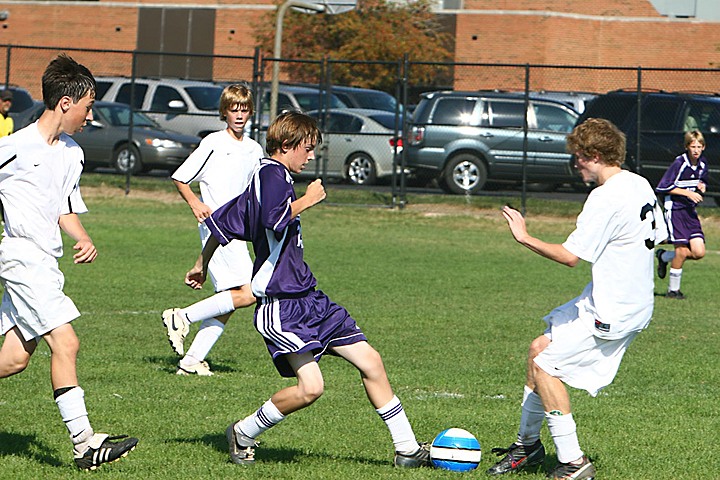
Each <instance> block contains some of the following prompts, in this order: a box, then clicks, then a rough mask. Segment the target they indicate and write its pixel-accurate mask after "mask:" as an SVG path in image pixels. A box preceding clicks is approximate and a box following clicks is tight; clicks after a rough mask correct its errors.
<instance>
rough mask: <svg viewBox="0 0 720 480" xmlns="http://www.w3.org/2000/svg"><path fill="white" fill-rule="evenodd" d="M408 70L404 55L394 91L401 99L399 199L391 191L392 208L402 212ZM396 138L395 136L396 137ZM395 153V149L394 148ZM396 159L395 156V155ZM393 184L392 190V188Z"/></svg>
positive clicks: (406, 56) (407, 60) (403, 202)
mask: <svg viewBox="0 0 720 480" xmlns="http://www.w3.org/2000/svg"><path fill="white" fill-rule="evenodd" d="M409 70H410V55H409V54H407V53H406V54H404V55H403V60H402V65H401V68H400V78H399V82H398V89H397V90H396V99H397V100H400V97H402V103H400V105H402V135H401V140H402V143H403V149H402V152H401V153H400V192H399V198H398V199H396V198H395V192H394V191H393V207H394V206H395V205H396V204H397V206H398V207H399V208H400V210H402V209H403V208H405V204H406V203H407V177H406V176H405V165H407V150H406V147H407V144H408V126H409V123H410V122H409V118H408V114H407V105H408V81H409V80H408V77H409V73H408V72H409ZM400 105H397V106H396V107H395V108H396V110H399V109H400ZM396 137H397V135H396ZM395 145H397V140H396V141H395ZM396 151H397V147H396ZM396 157H397V155H396ZM394 167H395V165H394V164H393V175H394V174H395V170H394ZM394 185H395V182H393V188H394Z"/></svg>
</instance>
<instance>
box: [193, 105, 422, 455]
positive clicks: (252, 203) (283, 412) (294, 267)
mask: <svg viewBox="0 0 720 480" xmlns="http://www.w3.org/2000/svg"><path fill="white" fill-rule="evenodd" d="M320 141H321V136H320V130H319V129H318V127H317V122H316V121H315V119H313V118H312V117H309V116H307V115H304V114H302V113H297V112H286V113H284V114H282V115H280V116H279V117H277V118H276V119H275V121H274V122H273V123H272V125H270V128H269V129H268V133H267V141H266V150H267V152H268V153H269V154H270V156H271V158H269V159H263V160H262V162H261V165H260V168H259V169H258V170H257V171H256V172H255V174H254V175H253V178H252V180H251V181H250V185H249V187H248V189H247V190H246V191H245V192H244V193H243V194H242V195H240V196H239V197H237V198H236V199H235V200H232V201H231V202H229V203H228V204H226V205H224V206H223V207H221V208H219V209H218V210H216V211H215V212H214V213H213V214H212V215H211V217H210V218H209V219H208V220H206V221H205V223H206V225H207V226H208V228H209V229H210V231H211V232H212V234H213V236H212V237H211V238H210V239H208V241H207V243H206V245H205V248H204V249H203V271H204V272H206V271H207V265H208V262H209V259H210V257H211V256H212V253H213V251H214V249H215V248H217V245H218V244H219V243H221V244H224V243H227V242H230V241H231V240H232V239H234V238H238V239H243V240H248V241H251V242H252V244H253V249H254V250H255V257H256V258H255V263H254V265H253V279H252V282H251V284H252V290H253V293H254V294H255V295H256V296H257V297H258V301H257V306H256V307H255V328H256V329H257V330H258V332H259V333H260V334H261V335H262V336H263V338H264V339H265V344H266V346H267V348H268V352H269V353H270V355H271V357H272V359H273V362H274V364H275V367H276V368H277V370H278V372H279V373H280V374H281V375H282V376H285V377H296V378H297V384H296V385H293V386H289V387H286V388H283V389H282V390H280V391H278V392H276V393H275V394H274V395H273V396H272V397H271V398H270V399H269V400H267V401H266V402H265V403H264V404H263V405H262V406H261V407H260V408H259V409H258V410H256V411H255V412H254V413H253V414H251V415H249V416H247V417H245V418H244V419H243V420H239V421H237V422H234V423H233V424H231V425H230V426H229V427H228V428H227V430H226V431H225V435H226V437H227V440H228V444H229V449H230V458H231V459H232V461H233V462H234V463H237V464H244V465H248V464H252V463H253V462H254V461H255V439H256V438H257V436H258V435H260V434H261V433H263V432H265V431H266V430H268V429H269V428H271V427H273V426H275V425H277V424H278V423H279V422H281V421H282V420H283V419H284V418H285V417H286V416H287V415H289V414H290V413H292V412H295V411H297V410H300V409H303V408H305V407H307V406H309V405H311V404H312V403H313V402H315V400H317V399H318V398H319V397H320V396H321V395H322V394H323V391H324V380H323V375H322V372H321V371H320V367H319V364H318V362H319V361H320V358H321V357H322V355H323V354H324V353H325V352H328V353H331V354H333V355H336V356H339V357H341V358H344V359H345V360H347V361H348V362H349V363H350V364H352V365H353V366H355V367H356V368H357V369H358V371H359V372H360V375H361V378H362V382H363V386H364V387H365V392H366V393H367V397H368V399H369V400H370V403H371V404H372V405H373V407H374V408H375V411H376V412H377V413H378V415H379V416H380V418H381V419H382V420H383V421H384V422H385V424H386V426H387V427H388V429H389V430H390V435H391V437H392V440H393V444H394V446H395V458H394V462H393V463H394V465H395V466H398V467H410V468H415V467H423V466H428V465H429V464H430V452H429V449H428V447H427V445H426V444H423V445H420V444H418V442H417V440H416V438H415V433H414V432H413V429H412V427H411V426H410V422H409V421H408V418H407V415H406V414H405V410H404V409H403V406H402V404H401V403H400V400H399V399H398V398H397V397H396V396H395V394H394V393H393V390H392V387H391V386H390V382H389V381H388V378H387V373H386V372H385V367H384V365H383V361H382V358H381V357H380V354H379V353H378V352H377V351H376V350H375V349H374V348H373V347H372V346H370V344H369V343H368V342H367V339H366V338H365V335H364V334H363V332H362V331H361V330H360V327H358V325H357V324H356V323H355V320H354V319H353V318H352V317H351V316H350V314H349V313H348V311H347V310H346V309H345V308H344V307H342V306H340V305H338V304H336V303H334V302H332V301H331V300H330V299H329V298H328V297H327V295H325V294H324V293H323V292H322V291H320V290H315V286H316V283H317V282H316V280H315V277H314V276H313V274H312V273H311V272H310V268H309V267H308V265H307V264H306V263H305V261H304V260H303V240H302V229H301V227H300V214H301V213H302V212H303V211H305V210H307V209H308V208H310V207H312V206H314V205H316V204H318V203H319V202H321V201H322V200H323V199H324V198H325V188H324V187H323V185H322V183H321V182H320V180H315V181H314V182H311V183H310V184H309V185H308V187H307V190H306V192H305V195H303V196H302V197H300V198H297V197H296V195H295V190H294V188H293V181H292V177H291V176H290V174H291V173H299V172H301V171H302V170H303V169H304V168H305V166H306V165H307V164H308V162H309V161H310V160H312V159H314V158H315V154H314V149H315V145H316V143H319V142H320Z"/></svg>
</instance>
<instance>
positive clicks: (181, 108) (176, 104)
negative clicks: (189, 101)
mask: <svg viewBox="0 0 720 480" xmlns="http://www.w3.org/2000/svg"><path fill="white" fill-rule="evenodd" d="M168 109H169V110H171V111H173V112H187V110H188V107H187V105H185V102H183V101H182V100H170V101H169V102H168Z"/></svg>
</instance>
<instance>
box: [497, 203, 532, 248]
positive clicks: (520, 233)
mask: <svg viewBox="0 0 720 480" xmlns="http://www.w3.org/2000/svg"><path fill="white" fill-rule="evenodd" d="M501 211H502V215H503V217H505V220H507V222H508V226H509V227H510V232H511V233H512V235H513V237H515V240H517V241H518V242H520V243H523V242H522V240H523V239H524V238H525V237H527V235H528V233H527V227H526V226H525V218H523V216H522V213H520V212H519V211H518V210H516V209H514V208H513V207H511V206H509V205H505V206H504V207H503V208H502V210H501Z"/></svg>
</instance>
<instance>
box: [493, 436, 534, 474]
mask: <svg viewBox="0 0 720 480" xmlns="http://www.w3.org/2000/svg"><path fill="white" fill-rule="evenodd" d="M491 452H492V453H494V454H495V455H497V456H501V455H505V457H504V458H503V459H502V460H500V461H499V462H497V463H496V464H495V465H493V466H492V467H490V468H489V469H488V471H487V473H488V475H502V474H504V473H509V472H517V471H518V470H520V469H521V468H526V467H531V466H533V465H539V464H541V463H543V461H545V447H543V444H542V443H541V442H540V440H538V441H537V442H535V443H533V444H532V445H518V444H517V443H513V444H512V445H510V446H509V447H508V448H493V449H492V450H491Z"/></svg>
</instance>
